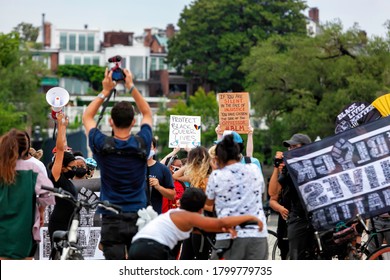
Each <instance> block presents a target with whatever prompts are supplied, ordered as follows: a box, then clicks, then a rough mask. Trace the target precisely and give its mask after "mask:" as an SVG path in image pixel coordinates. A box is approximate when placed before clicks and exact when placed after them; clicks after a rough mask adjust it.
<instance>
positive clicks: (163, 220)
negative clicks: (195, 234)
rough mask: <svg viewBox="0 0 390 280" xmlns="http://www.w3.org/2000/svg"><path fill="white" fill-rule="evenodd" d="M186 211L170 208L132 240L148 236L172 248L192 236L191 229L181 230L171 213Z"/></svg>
mask: <svg viewBox="0 0 390 280" xmlns="http://www.w3.org/2000/svg"><path fill="white" fill-rule="evenodd" d="M176 211H185V210H182V209H180V208H176V209H170V210H168V212H166V213H164V214H161V215H159V216H157V217H156V218H155V219H153V220H152V221H150V222H149V223H148V224H147V225H146V226H145V227H143V228H142V229H141V230H140V231H139V232H138V233H137V234H136V235H135V236H134V237H133V240H132V242H134V241H135V240H137V239H140V238H147V239H152V240H154V241H157V242H158V243H160V244H163V245H165V246H168V247H169V248H170V249H171V250H172V249H173V247H175V245H176V244H177V243H178V242H179V241H180V240H184V239H187V238H189V237H190V233H191V231H192V230H190V231H181V230H180V229H178V228H177V226H176V225H175V224H174V223H173V222H172V220H171V216H170V213H173V212H176Z"/></svg>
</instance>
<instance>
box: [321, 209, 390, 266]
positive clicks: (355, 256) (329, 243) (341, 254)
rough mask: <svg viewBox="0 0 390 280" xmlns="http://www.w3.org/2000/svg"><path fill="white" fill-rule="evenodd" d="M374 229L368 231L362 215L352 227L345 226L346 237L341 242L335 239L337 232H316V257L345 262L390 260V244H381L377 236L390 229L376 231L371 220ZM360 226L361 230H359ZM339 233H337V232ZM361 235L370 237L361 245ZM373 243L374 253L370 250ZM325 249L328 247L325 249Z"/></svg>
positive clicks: (357, 216)
mask: <svg viewBox="0 0 390 280" xmlns="http://www.w3.org/2000/svg"><path fill="white" fill-rule="evenodd" d="M371 222H372V229H371V230H370V229H368V227H367V225H366V223H365V222H364V220H363V219H362V217H361V215H360V214H358V215H356V220H355V221H353V222H352V224H351V226H349V227H347V226H345V229H344V231H345V235H344V236H342V237H341V239H340V240H337V239H336V238H335V234H334V233H335V230H334V229H331V230H329V231H326V232H323V233H319V232H318V231H317V232H315V238H316V242H317V248H316V249H317V250H316V256H317V258H319V259H329V258H334V257H337V258H338V259H343V260H377V259H389V257H390V244H379V242H378V239H377V234H379V233H383V232H388V231H390V228H385V229H382V230H376V228H375V224H374V221H373V219H372V218H371ZM359 224H360V225H361V228H360V229H359ZM336 232H337V231H336ZM361 233H362V234H364V233H366V234H367V235H368V238H367V241H365V242H363V243H360V241H358V240H357V239H358V238H360V237H361ZM371 242H375V244H376V247H377V248H376V249H375V250H374V251H372V252H370V251H369V250H368V246H369V244H370V243H371ZM324 247H327V248H325V249H324Z"/></svg>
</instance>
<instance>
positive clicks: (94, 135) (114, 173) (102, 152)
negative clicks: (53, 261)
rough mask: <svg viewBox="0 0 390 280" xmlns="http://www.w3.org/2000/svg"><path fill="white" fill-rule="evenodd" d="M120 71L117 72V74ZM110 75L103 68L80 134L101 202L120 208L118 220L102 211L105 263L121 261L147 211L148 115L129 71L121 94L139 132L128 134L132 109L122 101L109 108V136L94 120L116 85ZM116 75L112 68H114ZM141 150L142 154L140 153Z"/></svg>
mask: <svg viewBox="0 0 390 280" xmlns="http://www.w3.org/2000/svg"><path fill="white" fill-rule="evenodd" d="M121 70H122V69H121ZM113 71H114V70H112V69H111V71H109V70H108V69H106V71H105V74H104V79H103V81H102V85H103V90H102V92H101V93H99V95H98V96H97V97H96V98H95V100H93V101H92V102H91V103H90V104H89V105H88V107H87V109H86V110H85V112H84V114H83V123H84V128H85V132H86V134H87V136H88V140H89V146H90V148H91V150H92V152H93V156H94V158H95V160H96V162H97V164H98V165H99V168H100V178H101V188H100V199H101V200H108V201H109V202H110V203H113V204H116V205H119V206H121V207H122V213H121V214H119V215H116V214H113V213H110V212H105V211H101V212H100V213H101V214H102V227H101V244H102V247H103V254H104V257H105V258H106V259H111V260H120V259H126V258H127V255H128V253H127V252H128V250H129V249H130V245H131V241H132V238H133V236H134V235H135V234H136V233H137V231H138V228H137V226H136V222H137V219H138V215H137V211H138V210H139V209H142V208H144V207H146V205H147V198H146V192H145V189H146V180H145V178H146V158H145V157H142V156H141V155H142V154H146V155H148V154H149V152H150V146H151V143H152V111H151V109H150V107H149V104H148V103H147V102H146V101H145V99H144V98H143V97H142V95H141V93H140V92H139V91H138V89H137V88H136V87H135V86H134V84H133V78H132V74H131V72H130V71H128V70H127V69H123V70H122V71H123V74H124V77H123V76H122V77H121V78H123V79H122V80H117V78H116V77H114V78H115V80H117V81H118V82H124V84H125V87H126V89H127V90H128V91H129V93H130V94H131V95H132V97H133V98H134V100H135V103H136V105H137V107H138V109H139V111H140V112H141V113H142V121H141V128H140V131H139V132H138V133H137V135H132V134H131V130H132V128H133V126H134V124H135V121H136V120H135V118H134V114H135V113H134V109H133V106H132V104H131V103H130V102H128V101H121V102H118V103H116V104H115V105H114V107H113V108H112V110H111V118H110V119H109V122H110V125H111V127H112V135H113V136H112V137H109V136H107V135H105V134H103V133H102V132H101V131H100V130H99V129H98V128H97V127H96V126H97V124H96V121H95V120H94V117H95V115H96V113H97V112H98V110H99V108H100V107H101V106H102V104H103V102H104V101H105V100H106V98H108V97H109V96H110V94H111V92H112V91H113V89H114V87H115V85H116V82H115V81H114V80H113V76H112V75H113ZM115 71H116V72H118V70H117V69H115ZM140 147H141V148H142V147H143V149H142V150H143V153H140V152H139V151H141V150H140Z"/></svg>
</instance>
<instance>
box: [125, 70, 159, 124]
mask: <svg viewBox="0 0 390 280" xmlns="http://www.w3.org/2000/svg"><path fill="white" fill-rule="evenodd" d="M123 72H124V73H125V75H126V78H125V79H126V80H125V82H126V84H125V86H126V88H127V90H129V91H130V92H131V95H132V96H133V98H134V101H135V104H136V105H137V108H138V110H139V111H140V112H141V114H142V121H141V125H142V124H148V125H150V126H152V124H153V118H152V110H151V109H150V106H149V104H148V102H146V100H145V99H144V98H143V96H142V95H141V93H140V92H139V91H138V89H137V88H136V87H135V86H134V83H133V75H132V74H131V72H130V71H129V70H127V69H123Z"/></svg>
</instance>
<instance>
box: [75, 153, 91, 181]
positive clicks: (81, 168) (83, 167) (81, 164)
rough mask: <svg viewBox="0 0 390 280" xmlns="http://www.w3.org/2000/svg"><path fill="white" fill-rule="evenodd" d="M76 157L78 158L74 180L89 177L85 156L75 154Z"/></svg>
mask: <svg viewBox="0 0 390 280" xmlns="http://www.w3.org/2000/svg"><path fill="white" fill-rule="evenodd" d="M75 159H76V174H75V177H74V178H73V180H78V179H87V176H88V175H89V174H88V168H87V163H86V162H85V159H84V157H82V156H75Z"/></svg>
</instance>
